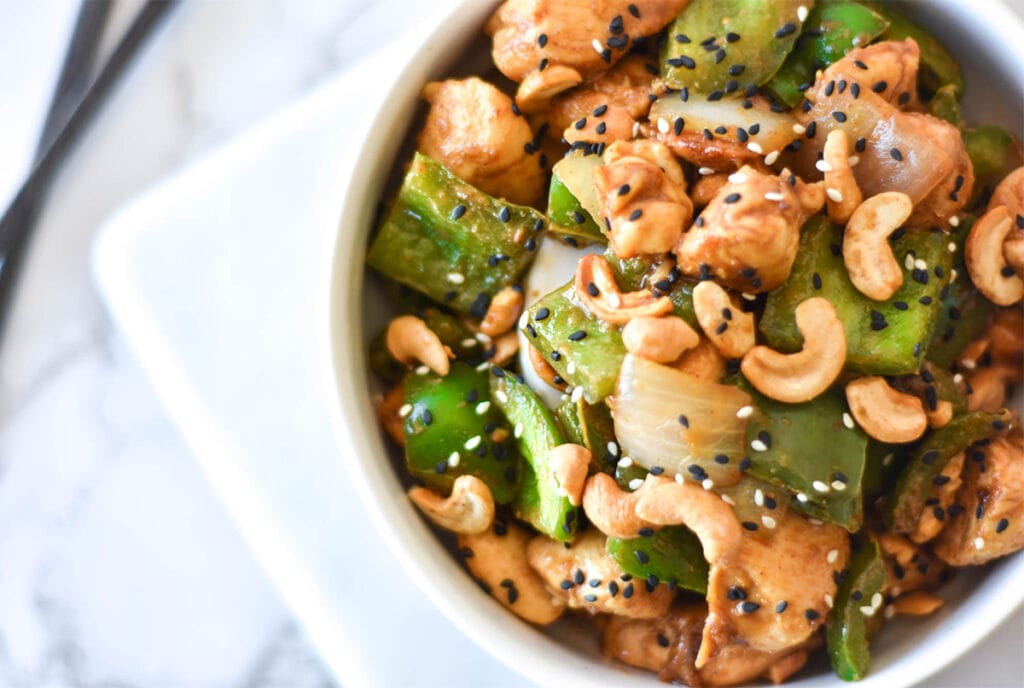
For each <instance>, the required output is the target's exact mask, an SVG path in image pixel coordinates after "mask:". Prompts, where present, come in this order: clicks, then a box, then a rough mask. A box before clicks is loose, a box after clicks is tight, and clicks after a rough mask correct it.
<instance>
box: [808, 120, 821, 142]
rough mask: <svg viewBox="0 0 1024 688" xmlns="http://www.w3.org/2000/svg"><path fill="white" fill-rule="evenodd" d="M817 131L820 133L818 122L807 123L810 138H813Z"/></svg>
mask: <svg viewBox="0 0 1024 688" xmlns="http://www.w3.org/2000/svg"><path fill="white" fill-rule="evenodd" d="M816 133H818V123H817V122H811V123H810V124H808V125H807V133H806V136H807V138H809V139H813V138H814V135H815V134H816Z"/></svg>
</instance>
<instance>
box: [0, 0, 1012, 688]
mask: <svg viewBox="0 0 1024 688" xmlns="http://www.w3.org/2000/svg"><path fill="white" fill-rule="evenodd" d="M139 4H140V3H139V2H138V0H119V4H118V11H119V13H120V15H119V16H128V15H130V13H131V9H132V8H133V7H137V6H138V5H139ZM76 7H77V3H76V2H72V1H71V0H49V1H48V2H47V3H42V4H35V3H33V4H29V3H24V4H22V3H10V2H9V3H3V2H0V27H3V28H2V29H0V36H2V37H3V40H0V83H4V84H6V85H8V92H16V93H19V94H24V96H25V97H24V100H21V99H19V102H18V103H17V104H14V103H11V102H10V100H8V101H7V102H4V101H0V141H2V142H3V145H4V147H3V150H5V151H6V154H7V159H6V160H5V161H4V162H3V164H2V165H0V201H3V202H4V203H5V202H6V199H7V198H8V197H9V193H10V190H11V189H13V188H15V187H16V186H17V184H18V180H19V178H20V176H21V175H23V174H24V172H25V169H27V164H28V160H29V157H30V156H31V149H32V147H33V146H34V141H35V137H36V136H37V135H38V132H37V131H36V127H38V122H39V121H40V119H41V112H42V109H43V108H45V104H46V101H47V99H48V96H49V92H50V89H51V88H52V83H53V79H54V78H55V74H56V70H57V69H58V68H59V62H60V59H61V58H62V51H63V45H64V42H65V41H66V39H67V36H68V32H69V30H70V26H71V23H72V22H73V19H74V14H75V10H76ZM430 11H431V3H430V2H415V0H374V1H373V2H367V1H365V0H302V1H301V2H296V1H295V0H245V1H243V0H222V1H219V2H210V1H207V2H186V3H183V4H182V6H180V7H178V8H176V9H175V10H174V12H173V13H172V15H171V16H170V17H169V19H168V21H167V22H166V24H165V25H164V26H163V27H162V29H161V30H160V32H159V33H158V34H157V35H156V36H155V38H154V40H153V41H152V42H151V44H150V45H149V46H148V47H147V48H146V50H145V52H144V53H143V54H142V55H141V56H140V59H139V60H138V62H137V63H136V64H135V65H134V66H133V68H132V70H131V71H130V72H129V74H128V75H127V78H126V79H125V80H124V81H123V83H122V84H121V85H120V87H119V88H118V90H117V91H116V92H115V94H114V95H113V97H112V99H111V100H110V102H109V103H108V105H107V107H106V108H105V110H104V111H103V113H102V115H101V116H100V118H99V119H98V120H97V122H96V123H95V126H93V127H92V128H91V129H90V131H89V132H88V134H87V135H86V136H85V137H84V138H83V139H82V140H81V142H80V144H79V145H78V147H77V148H76V150H75V152H74V154H73V155H72V156H71V158H70V159H69V161H68V163H67V165H66V166H65V167H64V169H63V171H62V173H61V174H60V176H59V177H58V179H57V181H56V184H55V185H54V187H53V189H52V194H51V196H50V202H49V203H48V204H47V206H46V207H45V209H44V212H43V214H42V216H41V218H40V221H39V224H38V228H37V235H36V237H35V240H34V242H33V245H32V247H31V252H30V255H29V259H28V261H27V263H26V265H25V269H24V271H23V273H22V278H21V283H20V289H19V291H18V294H17V296H16V300H15V302H14V308H13V311H12V313H11V320H10V322H9V327H8V332H7V335H6V338H5V340H4V341H3V351H2V356H0V686H11V687H19V688H20V687H26V688H29V687H31V688H35V687H37V686H40V687H41V686H55V687H56V686H118V687H124V688H134V687H136V686H137V687H142V686H147V687H149V686H153V687H162V686H210V687H219V686H239V687H245V688H250V687H252V688H258V687H272V686H281V687H282V688H284V687H288V688H303V687H305V686H322V685H333V684H332V679H331V677H330V676H329V674H328V673H327V671H326V670H325V669H324V668H323V665H322V663H321V662H320V660H319V659H318V658H317V657H316V655H315V653H314V652H313V650H312V649H311V647H310V646H309V644H308V643H307V641H306V640H305V638H304V637H303V636H302V634H301V632H300V631H299V630H298V628H297V626H296V624H295V623H294V621H293V620H292V618H291V616H290V614H289V612H288V610H287V609H286V608H285V606H284V605H283V603H282V601H281V599H280V597H279V595H278V593H277V591H276V590H275V589H273V588H272V587H271V585H270V583H269V582H268V580H267V578H266V576H265V575H264V574H263V572H262V571H261V570H260V568H259V567H258V566H257V565H256V563H255V562H254V560H253V558H252V556H251V554H250V553H249V551H248V550H247V549H246V548H245V546H244V545H243V543H242V540H241V538H240V537H239V535H238V533H237V531H236V529H235V527H234V525H233V524H232V523H231V522H230V520H229V519H228V517H227V514H226V513H225V510H224V508H223V507H222V505H221V504H220V502H219V500H218V498H217V497H216V495H215V494H214V493H213V492H212V491H211V488H210V486H209V485H208V483H207V482H206V480H205V478H204V476H203V475H202V473H201V471H200V469H199V467H198V466H197V464H196V462H195V460H194V458H193V457H192V456H191V454H190V452H189V450H188V449H187V448H186V446H185V445H184V443H183V441H182V440H181V439H180V437H179V436H178V434H177V432H176V431H175V429H174V427H172V426H171V424H170V422H169V421H168V420H167V418H166V415H165V413H164V411H163V409H162V408H161V407H160V405H159V404H158V402H157V399H156V397H155V395H154V393H153V391H152V390H151V389H150V386H149V384H148V382H147V380H146V379H145V378H144V376H143V374H142V372H141V371H140V369H139V367H138V365H137V364H136V362H135V361H134V359H133V358H132V355H131V352H129V351H128V349H127V347H126V345H125V344H124V343H123V341H122V340H121V339H120V338H119V336H118V334H117V332H116V331H115V330H114V329H113V327H112V326H111V323H110V321H109V320H108V316H107V315H106V312H105V310H104V307H103V305H102V303H101V302H100V300H99V298H98V296H97V294H96V291H95V288H94V286H93V283H92V280H91V277H90V272H89V251H90V248H91V245H92V241H93V238H94V234H95V231H96V229H97V228H98V227H99V226H100V225H101V223H102V222H103V220H104V219H105V218H106V217H107V216H108V215H109V214H110V213H111V212H112V211H114V210H115V209H116V208H117V207H118V206H120V205H121V204H122V203H123V202H124V201H125V200H126V199H127V198H129V197H131V196H132V195H134V194H136V193H138V192H139V191H141V190H143V189H144V188H146V187H147V186H148V185H149V184H151V183H152V182H154V181H156V180H158V179H160V178H161V177H162V176H164V175H165V174H167V173H168V172H170V171H172V170H174V169H176V168H178V167H180V166H182V165H184V164H186V163H188V162H189V161H190V160H193V159H195V158H197V157H198V156H201V155H202V154H203V153H204V152H207V151H209V150H211V149H213V148H215V147H216V146H217V145H218V144H219V143H221V142H223V141H225V140H227V139H229V138H231V137H232V136H233V135H234V134H236V133H237V132H239V131H241V130H243V129H244V128H246V127H247V126H249V125H251V124H252V123H254V122H256V121H258V120H259V119H260V118H262V117H263V116H265V115H267V114H268V113H270V112H273V111H275V110H276V109H278V108H280V107H282V106H283V105H286V104H287V103H288V102H290V101H292V100H293V99H295V98H296V97H298V96H300V95H301V94H304V93H306V92H308V91H309V90H310V89H311V88H313V87H314V86H315V85H316V84H318V83H320V82H322V81H323V80H324V79H326V78H327V77H329V76H331V75H332V74H336V73H337V72H339V71H340V70H343V69H345V68H346V67H347V66H349V65H351V64H354V63H355V62H356V61H357V60H358V59H359V58H360V57H361V56H363V55H365V54H366V53H367V52H368V51H369V50H371V49H372V48H373V47H374V46H375V45H377V44H379V43H380V42H381V41H383V40H385V39H386V38H388V37H389V36H392V35H394V27H395V24H396V22H400V23H401V24H402V25H404V26H415V25H416V22H417V20H418V19H419V18H422V17H423V16H425V15H426V14H427V13H428V12H430ZM12 27H13V28H12ZM9 34H10V36H9ZM8 38H10V40H8ZM26 142H28V143H26ZM182 275H183V278H184V279H187V276H188V266H187V265H185V266H182ZM1013 623H1016V625H1017V626H1019V624H1020V622H1019V620H1017V621H1015V622H1013ZM1014 632H1018V633H1019V628H1015V629H1014ZM983 661H987V662H990V663H994V664H998V663H999V662H1002V663H1003V664H1004V665H1005V663H1006V662H1007V661H1011V662H1012V661H1017V666H1019V658H1006V657H1000V656H994V657H984V658H983ZM949 680H953V681H956V680H962V679H955V678H951V679H948V680H947V681H946V682H945V683H943V682H942V681H936V682H935V683H933V685H940V684H941V685H950V686H955V685H959V684H958V683H956V682H952V683H951V682H949ZM423 685H429V680H425V681H424V684H423Z"/></svg>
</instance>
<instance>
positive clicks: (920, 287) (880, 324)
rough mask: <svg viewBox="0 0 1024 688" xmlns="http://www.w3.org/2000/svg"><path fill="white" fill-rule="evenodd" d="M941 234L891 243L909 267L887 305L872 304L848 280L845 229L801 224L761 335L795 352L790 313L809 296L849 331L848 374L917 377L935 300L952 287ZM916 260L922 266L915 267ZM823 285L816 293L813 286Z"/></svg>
mask: <svg viewBox="0 0 1024 688" xmlns="http://www.w3.org/2000/svg"><path fill="white" fill-rule="evenodd" d="M948 243H949V237H948V235H946V234H944V233H942V232H933V231H917V232H907V233H905V234H904V235H903V236H902V237H900V238H899V239H896V240H895V241H893V242H892V244H891V245H892V249H893V254H894V255H895V256H896V260H897V261H899V263H900V264H901V265H906V264H907V263H908V261H907V255H908V254H912V258H911V259H910V265H911V268H910V269H907V270H905V271H904V273H903V286H902V287H900V288H899V290H897V292H896V293H895V294H894V295H893V297H892V298H891V299H889V300H888V301H872V300H871V299H869V298H867V297H866V296H864V295H863V294H861V293H860V292H859V291H857V289H856V287H854V286H853V283H852V282H850V278H849V275H848V274H847V272H846V267H845V266H844V264H843V258H842V228H840V227H836V226H833V225H832V224H831V223H829V221H828V220H827V219H826V218H823V217H820V216H819V217H815V218H812V219H811V220H809V221H808V222H807V224H805V225H804V228H803V230H802V234H801V236H800V249H799V251H798V252H797V256H796V261H795V262H794V264H793V269H792V271H791V272H790V275H789V279H788V280H787V281H786V283H785V284H783V285H782V286H780V287H779V288H778V289H776V290H775V291H773V292H771V293H770V294H769V295H768V301H767V303H766V304H765V309H764V315H763V316H762V318H761V322H760V326H759V327H760V330H761V333H762V334H763V335H764V337H765V339H766V340H767V342H768V344H769V345H770V346H772V347H773V348H775V349H779V350H782V351H797V350H799V349H800V347H801V346H802V345H803V338H802V337H801V336H800V332H799V331H798V330H797V329H796V320H795V318H794V315H793V313H794V311H795V310H796V307H797V306H798V305H800V303H801V302H803V301H805V300H806V299H809V298H811V297H813V296H823V297H825V298H827V299H828V300H829V301H830V302H831V303H832V305H833V306H835V308H836V312H837V313H838V314H839V319H840V320H842V321H843V328H844V330H845V331H846V348H847V353H846V368H847V369H848V370H851V371H855V372H860V373H866V374H877V375H902V374H905V373H915V372H917V371H918V369H919V368H920V365H921V361H922V360H923V358H924V354H925V352H926V347H927V346H928V343H929V342H930V341H931V338H932V332H933V331H934V329H935V324H936V321H937V320H938V316H939V307H940V301H941V299H940V295H941V293H942V289H943V287H945V285H946V283H947V282H948V281H949V274H950V273H949V271H950V266H951V263H952V258H951V256H950V253H949V248H948V246H947V244H948ZM915 260H920V261H923V263H924V265H925V267H924V268H918V267H915V266H914V262H913V261H915ZM818 285H820V287H819V286H818Z"/></svg>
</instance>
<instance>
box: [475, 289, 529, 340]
mask: <svg viewBox="0 0 1024 688" xmlns="http://www.w3.org/2000/svg"><path fill="white" fill-rule="evenodd" d="M522 312H523V292H522V290H520V289H516V288H515V287H505V288H504V289H502V290H501V291H499V292H498V293H497V294H495V295H494V298H493V299H491V305H490V307H488V309H487V313H486V314H485V315H484V319H483V320H481V321H480V331H481V332H483V333H484V334H485V335H487V336H488V337H497V336H498V335H501V334H504V333H506V332H508V331H509V330H511V329H512V328H513V327H514V326H515V324H516V321H517V320H519V314H520V313H522Z"/></svg>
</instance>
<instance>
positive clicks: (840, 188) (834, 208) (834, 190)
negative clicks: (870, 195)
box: [824, 129, 864, 223]
mask: <svg viewBox="0 0 1024 688" xmlns="http://www.w3.org/2000/svg"><path fill="white" fill-rule="evenodd" d="M824 160H825V195H826V197H827V200H826V202H827V204H828V218H829V219H830V220H832V221H833V222H838V223H843V222H846V221H847V220H849V219H850V216H851V215H852V214H853V211H854V210H856V209H857V207H858V206H859V205H860V203H861V201H862V200H863V199H864V195H863V194H862V193H861V191H860V187H859V186H857V180H856V179H855V178H854V176H853V168H852V167H850V143H849V141H848V140H847V138H846V132H845V131H844V130H842V129H833V130H832V131H830V132H829V133H828V137H827V138H826V139H825V149H824Z"/></svg>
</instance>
